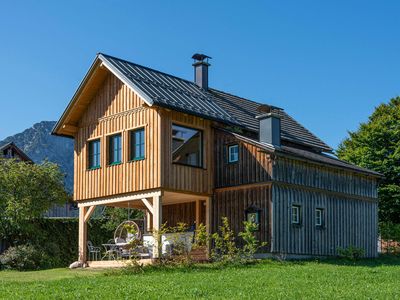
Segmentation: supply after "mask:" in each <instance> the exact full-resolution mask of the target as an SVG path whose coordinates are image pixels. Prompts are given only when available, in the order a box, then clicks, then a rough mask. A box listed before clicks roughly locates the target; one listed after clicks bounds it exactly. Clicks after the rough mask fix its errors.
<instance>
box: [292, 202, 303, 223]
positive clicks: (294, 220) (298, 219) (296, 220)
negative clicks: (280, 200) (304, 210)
mask: <svg viewBox="0 0 400 300" xmlns="http://www.w3.org/2000/svg"><path fill="white" fill-rule="evenodd" d="M295 212H296V213H295ZM300 213H301V206H300V205H296V204H293V205H292V208H291V221H292V224H294V225H300V222H301V216H300ZM295 217H296V218H295Z"/></svg>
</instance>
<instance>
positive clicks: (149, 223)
mask: <svg viewBox="0 0 400 300" xmlns="http://www.w3.org/2000/svg"><path fill="white" fill-rule="evenodd" d="M151 218H152V215H151V214H150V212H149V211H148V210H147V209H146V231H147V232H150V231H151Z"/></svg>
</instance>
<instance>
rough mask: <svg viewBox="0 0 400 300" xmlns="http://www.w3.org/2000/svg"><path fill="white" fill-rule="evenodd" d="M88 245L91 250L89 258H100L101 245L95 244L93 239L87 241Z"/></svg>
mask: <svg viewBox="0 0 400 300" xmlns="http://www.w3.org/2000/svg"><path fill="white" fill-rule="evenodd" d="M87 247H88V251H89V259H90V257H91V258H92V260H98V259H99V257H100V252H101V249H100V247H95V246H93V243H92V242H91V241H87Z"/></svg>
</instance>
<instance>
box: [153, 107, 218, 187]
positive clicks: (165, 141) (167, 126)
mask: <svg viewBox="0 0 400 300" xmlns="http://www.w3.org/2000/svg"><path fill="white" fill-rule="evenodd" d="M161 121H162V125H161V139H162V142H161V160H162V171H161V172H162V187H165V188H168V189H172V190H177V191H189V192H194V193H202V194H212V190H213V176H212V174H213V172H214V171H213V170H214V164H213V149H214V145H213V132H212V129H211V122H210V121H209V120H204V119H202V118H199V117H195V116H191V115H187V114H183V113H179V112H174V111H167V110H163V111H162V118H161ZM172 124H178V125H183V126H187V127H193V128H196V129H200V130H202V131H203V162H204V167H203V168H196V167H190V166H184V165H178V164H173V163H172Z"/></svg>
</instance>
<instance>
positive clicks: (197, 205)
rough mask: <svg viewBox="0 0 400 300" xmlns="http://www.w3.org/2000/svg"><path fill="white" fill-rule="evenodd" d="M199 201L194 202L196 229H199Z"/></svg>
mask: <svg viewBox="0 0 400 300" xmlns="http://www.w3.org/2000/svg"><path fill="white" fill-rule="evenodd" d="M200 204H201V202H200V200H196V229H197V228H199V225H200Z"/></svg>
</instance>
